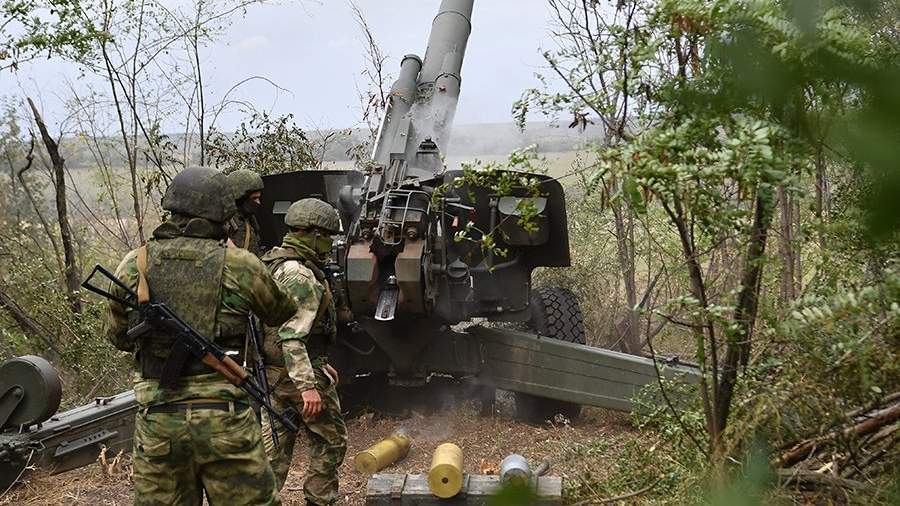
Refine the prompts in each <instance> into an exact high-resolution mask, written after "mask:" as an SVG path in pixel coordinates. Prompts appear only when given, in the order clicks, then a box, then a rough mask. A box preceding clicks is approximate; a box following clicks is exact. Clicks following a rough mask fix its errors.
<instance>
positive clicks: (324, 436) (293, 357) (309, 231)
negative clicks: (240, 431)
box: [263, 199, 347, 505]
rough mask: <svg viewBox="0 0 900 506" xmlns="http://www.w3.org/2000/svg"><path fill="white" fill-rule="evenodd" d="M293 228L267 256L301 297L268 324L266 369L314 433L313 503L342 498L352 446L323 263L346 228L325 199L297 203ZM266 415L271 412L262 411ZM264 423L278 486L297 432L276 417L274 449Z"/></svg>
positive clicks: (290, 218) (281, 400) (279, 396)
mask: <svg viewBox="0 0 900 506" xmlns="http://www.w3.org/2000/svg"><path fill="white" fill-rule="evenodd" d="M284 223H285V224H286V225H287V226H288V228H289V229H290V231H289V232H288V233H287V234H286V235H285V236H284V243H283V244H282V245H281V247H279V248H273V249H272V250H270V251H269V252H268V253H266V255H265V256H263V262H265V263H266V265H267V266H268V267H269V270H270V271H271V272H272V276H273V277H274V278H275V280H276V281H278V282H279V283H281V284H282V286H284V287H285V288H286V289H287V290H288V291H289V292H290V293H291V294H292V295H293V297H294V298H295V299H296V301H297V305H298V306H299V309H298V310H297V313H296V314H295V315H294V317H293V318H291V319H290V320H289V321H288V322H287V323H285V324H284V325H282V326H281V328H280V329H279V328H275V327H267V328H266V338H265V355H266V363H267V365H268V366H267V367H266V371H267V374H268V377H269V383H270V384H271V385H272V391H273V396H272V404H273V405H274V406H275V408H276V409H285V408H288V407H290V408H293V409H294V410H295V411H297V412H298V413H301V414H302V418H303V423H304V426H305V427H306V434H307V437H308V439H309V470H308V471H307V474H306V481H305V482H304V484H303V492H304V494H305V495H306V502H307V504H314V505H326V504H332V503H334V502H335V501H336V500H337V497H338V477H337V470H338V467H340V465H341V462H343V460H344V454H345V453H346V451H347V426H346V425H345V424H344V419H343V417H342V416H341V404H340V401H339V400H338V395H337V388H336V386H337V383H338V374H337V371H335V370H334V368H333V367H331V366H330V365H329V364H328V355H327V352H328V347H329V345H331V344H332V343H333V342H334V339H335V337H336V335H337V326H336V311H335V304H334V299H333V297H332V292H331V287H330V286H329V284H328V280H327V278H326V276H325V274H324V273H323V272H322V269H323V268H324V266H325V262H327V261H328V258H329V256H330V254H331V244H332V239H331V236H332V235H333V234H336V233H338V232H339V231H340V218H339V217H338V214H337V211H336V210H335V209H334V208H333V207H331V206H330V205H329V204H327V203H325V202H323V201H321V200H318V199H303V200H299V201H297V202H294V203H293V204H292V205H291V207H290V208H289V209H288V212H287V215H285V218H284ZM263 415H264V416H266V415H265V413H264V414H263ZM269 427H270V426H269V424H268V422H267V421H264V422H263V432H264V441H265V444H266V454H267V455H268V456H269V462H270V463H271V464H272V469H273V470H274V471H275V477H276V479H277V480H278V487H279V489H280V488H281V487H283V486H284V481H285V478H286V477H287V473H288V469H289V468H290V465H291V456H292V455H293V452H294V442H295V440H296V436H295V435H294V434H292V433H287V432H286V431H285V429H284V428H283V427H282V426H281V424H279V423H277V422H276V431H278V436H279V439H280V441H281V442H282V444H281V448H280V449H275V447H274V445H273V444H272V438H271V435H270V434H269V432H270V429H269Z"/></svg>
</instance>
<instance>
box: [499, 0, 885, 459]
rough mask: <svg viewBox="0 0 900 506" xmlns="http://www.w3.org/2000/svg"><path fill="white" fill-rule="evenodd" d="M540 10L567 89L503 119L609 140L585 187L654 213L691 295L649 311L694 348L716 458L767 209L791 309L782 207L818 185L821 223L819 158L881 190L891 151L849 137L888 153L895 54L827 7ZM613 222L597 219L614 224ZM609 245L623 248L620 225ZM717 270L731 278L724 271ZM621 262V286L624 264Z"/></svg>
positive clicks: (749, 325) (750, 313) (752, 308)
mask: <svg viewBox="0 0 900 506" xmlns="http://www.w3.org/2000/svg"><path fill="white" fill-rule="evenodd" d="M549 3H550V5H551V8H552V12H554V14H555V15H556V17H557V19H558V20H559V21H560V23H561V25H562V29H560V30H558V31H557V32H556V33H557V36H558V37H559V38H560V40H561V41H562V44H561V49H560V50H558V51H556V52H548V53H545V57H546V59H547V61H548V64H549V65H550V68H551V70H553V71H554V73H555V74H556V76H557V78H558V80H559V81H561V83H562V85H563V86H564V88H565V90H566V91H564V92H562V93H559V92H553V91H550V90H548V88H545V89H543V90H530V91H528V92H526V93H525V95H524V96H523V100H522V101H520V102H519V103H517V104H516V106H515V112H516V113H517V117H518V118H520V120H524V118H525V115H526V113H527V112H528V110H529V108H538V109H540V110H542V111H544V112H546V113H549V114H559V113H561V112H568V113H570V114H573V115H574V116H575V118H576V121H575V122H573V123H578V122H577V120H578V119H579V118H580V117H581V118H583V117H585V114H588V113H592V114H594V115H596V117H597V118H598V119H599V120H600V122H601V123H603V125H604V126H605V127H606V131H607V133H606V135H605V138H604V139H602V142H599V143H598V147H597V148H596V151H597V153H598V156H599V157H600V161H599V163H598V164H596V165H594V168H595V171H594V174H593V177H592V178H591V180H590V186H589V187H590V188H591V189H593V190H595V191H597V190H598V189H599V190H600V191H602V192H603V193H605V194H608V195H609V198H610V201H611V202H613V203H615V202H616V201H617V200H618V201H619V202H621V203H622V205H623V207H624V208H625V209H627V210H628V212H633V213H635V216H636V217H638V218H639V219H640V220H646V219H648V218H644V217H651V218H652V217H655V216H658V215H659V213H662V214H663V215H664V216H665V217H666V219H667V221H668V222H669V223H670V225H671V228H670V230H671V231H672V233H673V234H674V236H675V237H674V240H676V241H677V244H679V246H680V249H681V263H682V264H681V268H682V269H683V272H685V273H686V275H687V281H688V284H687V290H686V293H684V294H683V295H681V296H679V297H674V298H672V299H670V300H669V301H668V303H667V305H666V307H664V308H657V309H656V310H655V313H656V314H657V315H658V316H659V317H661V318H663V319H667V320H669V321H671V322H672V323H674V324H675V325H677V326H679V327H682V328H684V329H686V330H688V331H689V332H690V333H691V334H692V335H693V338H694V345H695V346H694V347H695V356H696V358H697V361H698V362H699V364H700V367H701V370H702V372H703V381H702V384H701V386H700V393H701V398H702V405H703V409H704V413H705V418H706V426H707V431H708V434H709V439H708V441H709V442H708V444H707V445H705V446H707V447H709V448H711V449H712V450H714V451H715V452H716V453H718V454H721V453H722V451H723V448H724V445H723V440H722V434H723V432H724V430H725V429H726V427H727V425H728V422H729V414H730V412H731V407H732V402H733V399H734V397H735V390H736V388H738V377H739V374H740V371H741V370H744V369H745V368H746V367H747V365H748V364H749V360H750V358H751V354H752V351H753V347H752V343H753V342H754V330H755V327H756V323H757V314H758V311H759V308H760V304H761V297H762V291H761V289H762V286H763V281H764V277H765V276H764V274H765V266H766V265H767V263H769V256H767V255H766V251H767V244H768V240H767V238H768V236H769V235H770V233H771V229H772V225H773V223H774V219H775V218H776V214H777V213H776V211H777V209H778V204H779V202H780V203H781V208H782V213H781V220H782V222H781V225H782V227H781V229H782V230H783V231H785V237H784V240H785V241H787V243H786V244H785V246H786V247H787V248H785V249H783V251H785V256H786V257H787V260H786V261H785V268H784V269H783V271H782V272H783V275H782V287H784V288H785V289H784V293H785V295H786V298H788V299H790V298H792V297H793V296H794V294H795V293H796V289H797V288H798V285H797V283H798V279H799V278H798V276H799V274H800V273H799V271H800V266H799V265H798V262H799V258H800V252H799V251H798V250H795V249H794V248H796V243H797V241H796V240H795V239H796V238H792V237H791V235H792V234H793V232H794V231H795V230H796V222H797V220H798V219H799V216H800V213H799V212H798V205H797V203H796V201H795V200H793V197H792V196H793V195H795V194H797V191H798V190H799V188H800V186H799V185H800V183H801V182H803V181H806V180H809V178H811V177H815V178H818V179H819V183H818V184H819V186H820V188H821V189H820V194H819V201H820V204H819V206H818V207H817V213H818V215H819V216H823V215H824V214H825V211H824V209H825V200H826V196H825V195H826V194H825V190H824V187H825V186H826V184H827V183H826V182H825V177H826V174H825V172H824V171H825V169H824V158H825V156H824V152H825V151H826V150H833V151H836V152H840V153H841V155H840V156H843V157H845V159H847V160H851V161H852V162H851V163H852V164H858V166H859V167H868V168H867V169H863V170H866V171H871V172H872V173H873V175H880V177H882V179H883V180H884V181H885V182H886V183H887V182H888V181H889V180H890V176H888V174H889V172H888V170H887V163H886V162H887V160H888V159H889V158H890V157H889V156H887V155H888V153H891V154H892V156H893V154H896V153H894V152H895V151H896V147H888V148H886V149H882V147H881V146H880V145H879V147H876V146H873V143H872V142H865V143H864V141H863V139H861V138H860V133H861V132H870V134H871V135H872V138H874V139H878V140H879V141H880V143H881V144H892V145H893V146H896V142H893V143H891V142H889V141H888V140H887V139H886V137H885V136H886V132H896V125H893V126H891V125H888V124H887V121H886V117H884V116H883V115H882V110H877V111H876V110H875V109H873V108H872V107H873V106H874V104H880V105H881V106H882V107H883V108H884V109H885V110H890V111H896V110H897V109H896V107H895V104H896V94H894V95H893V96H891V97H888V96H887V95H886V94H885V91H886V88H885V86H886V84H885V83H888V82H892V76H894V75H895V72H896V64H897V54H898V53H897V51H896V42H895V41H894V42H886V40H887V39H889V38H888V37H883V36H879V35H878V33H879V32H878V31H877V30H875V31H873V30H872V29H871V26H873V25H872V24H871V23H870V24H869V25H863V24H860V23H859V22H858V21H859V20H860V19H864V18H865V17H866V16H867V15H871V14H872V13H871V11H863V10H860V9H857V8H854V6H849V7H848V6H842V5H837V4H828V3H823V4H818V3H802V2H801V3H799V4H798V5H796V6H794V5H793V4H791V3H777V2H742V1H737V0H723V1H706V0H693V1H688V2H684V1H674V0H672V1H669V0H664V1H660V2H649V1H641V0H635V1H622V2H618V3H617V4H616V5H615V6H608V5H604V4H602V3H600V2H588V1H582V2H575V1H568V2H566V1H561V0H560V1H557V0H551V1H550V2H549ZM812 4H815V5H812ZM870 4H876V7H875V8H876V9H881V10H879V11H878V12H884V9H889V7H887V6H886V3H884V2H870ZM804 6H805V7H804ZM794 7H796V8H794ZM810 9H811V10H810ZM895 19H896V18H895ZM884 24H887V25H889V24H890V23H884ZM892 48H893V49H892ZM546 82H548V83H549V82H550V81H546ZM626 104H631V105H626ZM885 106H889V107H885ZM586 111H587V112H586ZM866 116H871V117H870V118H867V119H869V120H870V121H865V122H859V121H857V120H859V119H861V118H863V119H866V118H865V117H866ZM814 120H815V122H814ZM814 126H815V128H814ZM878 128H881V130H878ZM610 132H612V135H611V134H610ZM837 132H841V133H840V134H838V133H837ZM863 146H866V147H869V148H871V149H869V150H865V149H861V148H862V147H863ZM893 159H894V160H896V159H897V158H896V157H894V158H893ZM893 172H894V173H896V171H893ZM779 196H781V199H780V200H779ZM894 200H896V199H894ZM891 205H893V204H891ZM621 209H622V208H621V207H620V208H619V210H616V208H615V206H614V205H611V206H610V210H611V211H612V212H613V214H614V215H615V213H617V212H621ZM872 212H873V213H875V212H877V208H873V209H872ZM873 216H874V214H873ZM891 221H895V220H894V219H893V218H891ZM626 223H627V221H626ZM894 230H896V228H895V229H894ZM623 232H624V233H623ZM642 234H643V235H644V237H648V238H649V236H650V235H651V233H650V231H644V232H642ZM657 234H658V231H657ZM615 235H616V237H617V240H618V241H620V242H623V243H625V244H626V246H627V243H628V242H629V235H628V232H627V229H626V228H618V227H617V229H616V234H615ZM623 239H624V240H623ZM792 239H794V240H792ZM653 240H656V241H662V240H663V239H662V238H660V237H659V236H658V235H657V236H656V237H654V238H653ZM632 241H633V240H632ZM622 251H626V252H627V247H626V248H620V257H626V258H627V256H628V255H627V254H626V255H622V254H621V252H622ZM728 259H734V260H728ZM724 261H727V262H730V264H731V265H726V266H725V269H722V266H721V264H722V263H723V262H724ZM620 265H621V266H623V267H621V271H622V273H623V274H624V273H627V272H628V270H629V269H628V268H627V262H620ZM720 273H721V274H722V275H721V276H720ZM626 277H627V276H626ZM626 284H627V280H626ZM626 300H627V302H628V304H629V305H630V306H632V303H633V300H634V299H626ZM632 307H633V306H632ZM679 315H688V317H687V318H686V319H685V318H683V317H680V316H679ZM651 345H652V343H651ZM651 349H652V348H651Z"/></svg>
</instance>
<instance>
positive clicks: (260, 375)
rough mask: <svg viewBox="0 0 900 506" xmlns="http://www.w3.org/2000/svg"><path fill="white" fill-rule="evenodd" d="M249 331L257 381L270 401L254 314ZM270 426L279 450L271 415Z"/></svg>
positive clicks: (273, 440)
mask: <svg viewBox="0 0 900 506" xmlns="http://www.w3.org/2000/svg"><path fill="white" fill-rule="evenodd" d="M247 331H248V333H249V334H250V341H252V342H253V352H254V354H255V355H256V356H255V357H254V358H255V359H256V360H254V361H253V370H254V372H255V373H256V381H258V382H259V384H260V386H262V390H263V396H265V399H266V402H270V401H269V400H270V399H271V397H270V395H271V392H269V378H268V377H266V360H265V358H264V356H263V347H262V341H261V340H260V339H259V330H258V329H257V328H256V318H255V317H254V316H253V315H252V314H251V315H250V316H248V317H247ZM269 428H270V429H272V445H273V446H274V447H275V449H276V450H277V449H278V447H279V444H278V431H277V430H276V429H275V420H274V419H273V418H272V417H271V416H270V417H269Z"/></svg>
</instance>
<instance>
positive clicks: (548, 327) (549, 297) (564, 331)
mask: <svg viewBox="0 0 900 506" xmlns="http://www.w3.org/2000/svg"><path fill="white" fill-rule="evenodd" d="M528 326H529V327H530V329H531V330H533V331H535V332H537V333H539V334H540V335H542V336H546V337H552V338H554V339H560V340H562V341H567V342H570V343H575V344H585V338H584V318H583V316H582V314H581V305H579V303H578V298H577V297H575V294H574V293H572V292H571V291H569V290H567V289H565V288H556V287H553V288H537V289H535V290H532V291H531V320H530V321H529V322H528ZM515 398H516V418H518V419H520V420H523V421H526V422H529V423H544V422H545V421H547V420H553V419H554V418H555V417H556V415H562V416H564V417H565V418H567V419H568V420H575V419H577V418H578V416H579V415H581V405H580V404H574V403H571V402H565V401H559V400H556V399H547V398H545V397H537V396H534V395H531V394H525V393H521V392H516V393H515Z"/></svg>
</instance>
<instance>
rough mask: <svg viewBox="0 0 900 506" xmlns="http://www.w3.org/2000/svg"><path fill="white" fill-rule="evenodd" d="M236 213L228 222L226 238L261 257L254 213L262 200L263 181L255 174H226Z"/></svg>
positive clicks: (242, 170) (245, 172)
mask: <svg viewBox="0 0 900 506" xmlns="http://www.w3.org/2000/svg"><path fill="white" fill-rule="evenodd" d="M228 184H229V186H231V188H232V190H233V191H234V200H235V202H234V203H235V205H236V206H237V213H236V214H235V215H234V216H233V217H232V218H231V220H229V221H228V237H229V238H230V239H231V241H232V242H233V243H234V244H235V246H237V247H239V248H244V249H245V250H247V251H249V252H251V253H253V254H254V255H256V256H260V255H262V250H261V249H260V244H259V222H258V221H257V220H256V211H257V210H258V209H259V205H260V199H261V198H262V190H263V186H264V185H263V180H262V178H261V177H260V176H259V174H257V173H256V172H253V171H251V170H246V169H240V170H236V171H234V172H232V173H231V174H228Z"/></svg>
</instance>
